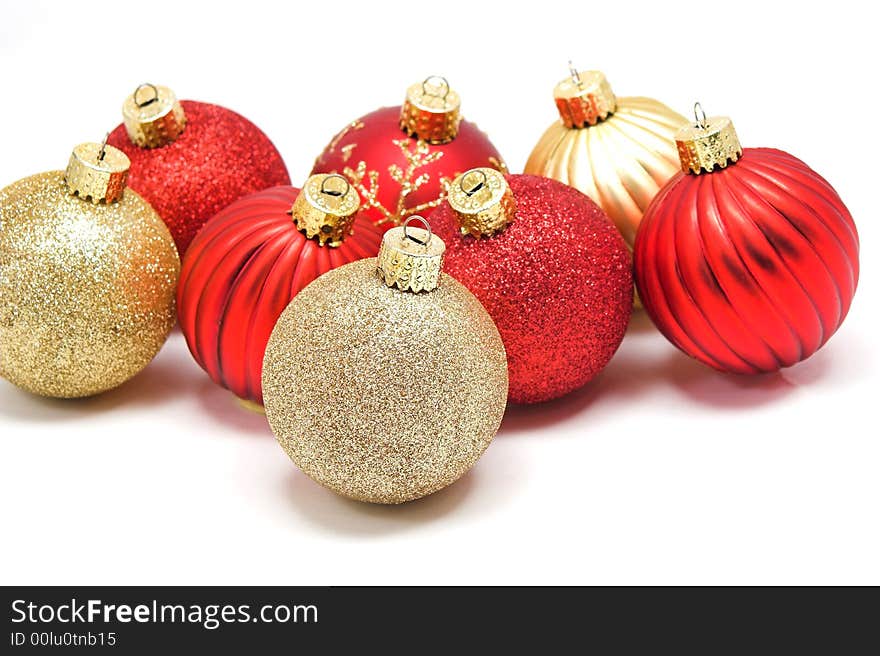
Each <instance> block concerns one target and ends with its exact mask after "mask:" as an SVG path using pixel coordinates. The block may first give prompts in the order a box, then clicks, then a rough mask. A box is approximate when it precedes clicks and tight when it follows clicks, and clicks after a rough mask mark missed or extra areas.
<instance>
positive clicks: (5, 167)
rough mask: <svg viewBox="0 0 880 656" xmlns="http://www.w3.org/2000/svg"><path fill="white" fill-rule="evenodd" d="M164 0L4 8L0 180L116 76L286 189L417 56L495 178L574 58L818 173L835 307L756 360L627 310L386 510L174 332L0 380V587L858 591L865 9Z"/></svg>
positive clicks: (872, 159) (866, 178)
mask: <svg viewBox="0 0 880 656" xmlns="http://www.w3.org/2000/svg"><path fill="white" fill-rule="evenodd" d="M193 4H195V3H183V2H174V3H171V2H164V1H163V2H155V1H154V2H150V3H149V5H148V7H147V6H144V5H143V4H138V3H129V2H125V3H122V2H106V3H95V2H57V3H52V4H49V3H44V2H16V3H12V2H4V3H3V5H2V9H0V90H2V91H0V96H2V101H3V104H2V106H0V125H2V126H3V127H2V129H3V132H4V134H3V140H2V143H3V153H2V155H0V185H5V184H8V183H10V182H12V181H14V180H16V179H18V178H21V177H24V176H26V175H29V174H31V173H36V172H39V171H43V170H48V169H58V168H63V166H64V164H65V163H66V161H67V157H68V154H69V152H70V148H71V147H72V146H73V145H74V144H76V143H78V142H79V141H83V140H88V139H92V140H94V139H99V138H100V137H101V136H103V134H104V133H105V132H106V131H107V130H109V129H110V128H112V127H113V126H114V125H116V124H117V123H118V122H119V107H120V105H121V102H122V100H123V98H124V96H125V95H126V94H127V93H129V92H130V91H131V90H132V89H133V88H134V87H135V86H136V85H137V84H138V83H140V82H142V81H144V80H151V81H156V82H159V83H163V84H167V85H169V86H172V87H173V88H174V89H175V90H176V91H177V92H178V94H179V95H180V96H181V97H183V98H192V99H198V100H205V101H210V102H216V103H219V104H223V105H226V106H229V107H231V108H233V109H236V110H237V111H239V112H241V113H243V114H244V115H246V116H248V117H250V118H251V119H252V120H254V121H255V122H256V123H257V124H258V125H260V126H261V127H262V128H263V129H264V130H265V131H266V132H267V133H268V134H269V135H270V137H271V138H272V139H273V140H274V141H275V143H276V144H277V145H278V147H279V148H280V150H281V151H282V153H283V155H284V156H285V158H286V160H287V163H288V165H289V168H290V172H291V175H292V177H293V179H294V180H295V181H301V180H302V179H303V178H304V177H305V176H306V174H307V173H308V171H309V168H310V166H311V163H312V160H313V158H314V157H315V155H316V154H317V153H318V152H319V150H320V149H321V148H322V147H323V146H324V144H325V143H326V142H327V141H328V140H329V139H330V137H331V136H332V135H333V134H334V133H335V132H336V131H337V130H338V129H340V128H341V127H342V126H343V125H344V124H345V123H346V122H348V121H350V120H352V119H353V118H355V117H357V116H360V115H362V114H364V113H366V112H367V111H370V110H372V109H373V108H375V107H378V106H380V105H390V104H399V102H400V101H401V100H402V96H403V92H404V90H405V88H406V86H407V85H408V84H410V83H411V82H412V81H413V80H417V79H421V78H422V77H424V76H425V75H428V74H431V73H442V74H444V75H446V76H447V77H448V78H449V79H450V80H452V81H453V83H454V84H455V86H456V87H457V89H458V90H459V91H460V93H461V95H462V97H463V112H464V114H465V116H466V117H468V118H471V119H472V120H475V121H477V122H478V123H479V124H480V126H481V127H482V128H484V129H486V130H487V131H488V132H489V133H490V135H491V136H492V138H493V140H494V141H495V143H496V145H497V146H498V147H499V149H500V150H501V151H502V153H503V154H504V155H505V157H506V158H507V160H508V163H509V164H510V166H511V168H512V170H513V171H518V170H521V168H522V165H523V164H524V162H525V158H526V156H527V155H528V153H529V151H530V149H531V147H532V145H533V144H534V142H535V141H536V140H537V139H538V137H539V135H540V134H541V132H542V131H543V130H544V128H545V127H546V125H548V124H549V123H550V122H551V121H552V120H554V116H555V109H554V106H553V101H552V97H551V91H552V87H553V85H554V84H555V83H556V82H557V80H558V79H561V78H562V77H563V76H564V75H565V73H566V61H567V59H569V58H574V60H575V61H576V63H577V64H578V65H579V66H580V67H581V68H600V69H602V70H604V71H605V72H606V73H607V74H608V76H609V78H610V80H611V83H612V84H613V85H614V88H615V90H616V91H617V92H618V93H619V94H621V95H653V96H655V97H658V98H660V99H662V100H664V101H665V102H667V103H668V104H670V105H671V106H673V107H675V108H677V109H679V110H680V111H682V112H687V111H688V108H689V107H690V106H691V104H692V103H693V101H694V100H696V99H699V100H701V101H702V103H703V106H704V107H706V109H707V111H709V112H710V113H724V114H729V115H730V116H732V117H733V118H734V120H735V121H736V126H737V130H738V132H739V134H740V137H741V138H742V140H743V142H744V143H745V144H746V145H752V146H758V145H768V146H770V145H772V146H777V147H781V148H784V149H787V150H789V151H791V152H793V153H794V154H796V155H798V156H799V157H801V158H803V159H804V160H805V161H806V162H808V163H809V164H810V165H811V166H813V167H814V168H815V169H817V170H818V171H819V172H821V173H822V174H823V175H825V176H826V177H827V178H828V179H829V180H830V181H831V183H832V184H834V185H835V186H836V188H837V189H838V191H839V192H840V194H841V196H842V197H843V198H844V200H845V201H846V202H847V204H848V206H849V208H850V210H851V211H852V213H853V215H854V216H855V219H856V222H857V224H858V227H859V231H860V234H861V239H862V267H863V269H862V277H861V282H860V285H859V290H858V293H857V295H856V299H855V303H854V305H853V308H852V312H851V314H850V316H849V318H848V319H847V321H846V323H845V324H844V326H843V328H842V329H841V330H840V331H839V332H838V334H837V335H836V336H835V337H834V338H833V339H832V340H831V342H830V344H829V345H828V346H827V347H826V348H825V349H823V350H822V351H820V352H819V353H818V354H817V355H816V356H814V357H813V358H812V359H811V360H809V361H808V362H806V363H803V364H801V365H799V366H797V367H794V368H792V369H790V370H787V371H785V372H783V373H781V374H779V375H775V376H768V377H763V378H755V379H746V378H731V377H725V376H722V375H719V374H716V373H714V372H712V371H710V370H709V369H706V368H704V367H702V366H700V365H698V364H696V363H695V362H692V361H689V360H688V359H687V358H686V357H685V356H683V355H681V354H680V353H678V352H677V351H676V350H675V349H673V347H672V346H670V345H669V344H667V343H666V342H665V341H664V340H663V338H662V337H660V336H659V335H658V334H657V333H655V332H654V331H653V329H652V328H651V327H650V326H649V325H648V324H647V322H646V321H645V320H644V317H642V318H641V319H639V320H637V321H636V325H635V326H634V327H633V328H632V329H631V330H630V333H629V335H628V336H627V338H626V340H625V341H624V344H623V346H622V348H621V350H620V352H619V353H618V355H617V356H616V357H615V358H614V360H613V361H612V363H611V365H610V366H609V367H608V368H607V370H606V371H605V372H604V373H603V374H602V375H601V377H600V378H598V379H597V380H596V381H595V382H594V383H593V384H591V385H589V386H588V387H587V388H585V389H584V390H582V391H580V392H579V393H576V394H573V395H571V396H570V397H568V398H565V399H563V400H561V401H558V402H555V403H550V404H547V405H544V406H538V407H532V408H515V409H512V410H511V411H510V412H509V414H508V416H507V418H506V420H505V423H504V426H503V428H502V431H501V433H500V435H499V436H498V438H497V439H496V441H495V442H494V443H493V444H492V446H491V447H490V448H489V450H488V452H487V453H486V455H485V456H484V457H483V459H482V460H481V461H480V462H479V464H478V465H477V467H476V468H475V469H474V470H473V471H472V472H471V473H470V474H469V475H468V476H466V477H465V478H464V479H462V480H461V481H460V482H459V483H458V484H456V485H454V486H453V487H451V488H449V489H447V490H446V491H444V492H441V493H438V494H436V495H434V496H433V497H431V498H428V499H425V500H422V501H419V502H415V503H412V504H409V505H406V506H403V507H392V508H386V507H371V506H367V505H362V504H358V503H354V502H349V501H345V500H342V499H339V498H336V497H334V496H333V495H332V494H331V493H329V492H326V491H325V490H323V489H322V488H320V487H318V486H317V485H316V484H313V483H312V482H311V481H310V480H308V479H307V478H306V477H305V476H304V475H302V474H300V473H299V472H298V470H296V468H295V467H294V466H293V464H292V463H291V462H290V461H289V460H288V458H287V456H286V455H285V454H284V453H283V451H282V450H281V448H280V447H279V446H278V445H277V444H276V443H275V441H274V439H273V438H272V435H271V433H270V432H269V430H268V428H267V426H266V424H265V422H264V419H263V418H262V417H260V416H258V415H255V414H251V413H248V412H245V411H242V410H241V409H239V407H238V406H237V405H236V404H235V402H234V401H233V399H232V397H231V396H230V395H229V394H228V393H227V392H225V391H224V390H221V389H219V388H217V387H215V386H214V385H213V384H212V383H211V382H210V380H209V379H208V378H207V376H206V375H205V374H204V373H203V372H202V371H201V370H200V369H199V368H198V367H197V366H196V365H195V363H194V362H193V361H192V359H191V358H190V356H189V354H188V352H187V350H186V346H185V345H184V343H183V339H182V337H181V335H180V334H179V333H175V334H174V335H173V336H172V338H171V340H170V342H169V343H168V344H167V345H166V347H165V349H164V350H163V351H162V352H161V354H160V355H159V357H158V358H157V359H156V360H155V361H154V362H153V363H152V364H151V365H150V366H149V367H148V368H147V370H146V371H145V372H144V373H143V374H141V375H140V376H138V377H137V378H136V379H134V380H133V381H131V382H130V383H128V384H127V385H125V386H123V387H122V388H120V389H118V390H116V391H113V392H110V393H108V394H105V395H103V396H101V397H98V398H94V399H91V400H86V401H81V402H59V401H49V400H43V399H38V398H34V397H31V396H28V395H26V394H24V393H22V392H19V391H18V390H16V389H15V388H13V387H11V386H10V385H9V384H7V383H5V382H0V449H2V451H0V504H2V511H0V523H2V527H3V528H2V531H3V539H2V540H0V582H2V583H7V584H8V583H42V584H48V583H72V584H77V583H93V584H99V583H100V584H114V583H260V584H282V583H283V584H328V583H329V584H341V583H350V584H355V583H868V582H870V583H874V584H878V583H880V564H878V563H880V559H878V557H877V555H878V553H880V527H878V514H880V513H878V500H880V476H878V465H880V441H878V431H877V428H876V403H877V382H878V376H877V345H876V344H877V339H878V338H877V331H878V319H880V318H878V314H877V304H876V300H875V299H876V296H877V294H878V289H877V276H878V273H877V258H876V249H877V233H878V212H877V194H878V185H877V172H876V159H877V152H878V143H877V128H876V127H875V126H874V121H873V114H874V112H875V111H876V109H877V107H878V103H877V100H878V99H877V85H876V80H875V76H874V75H873V66H874V65H873V64H870V62H874V63H875V64H876V62H877V61H880V53H878V51H877V45H876V44H877V40H876V35H875V34H874V27H876V26H875V24H874V21H873V19H872V18H870V17H869V15H868V13H867V12H868V11H869V9H867V8H866V7H867V6H868V5H866V4H865V3H846V2H838V3H834V4H833V5H827V4H826V3H822V4H818V5H817V6H814V7H808V6H807V5H806V4H805V3H792V4H791V6H790V8H777V7H776V5H775V4H771V3H742V2H741V3H732V2H730V3H699V2H697V3H694V2H687V3H680V4H679V5H677V6H676V5H675V4H674V3H633V2H630V3H599V2H594V3H584V2H576V3H568V4H567V5H563V4H561V3H553V2H541V3H532V4H529V5H525V6H522V7H521V8H519V9H517V10H516V12H514V13H513V14H508V12H507V11H506V10H505V9H503V8H502V5H501V4H500V3H493V2H450V1H448V0H447V1H446V2H443V3H427V4H424V3H415V2H412V1H410V2H408V3H405V4H404V3H394V4H395V5H396V6H392V3H376V2H367V3H363V4H362V5H360V6H357V7H350V6H348V3H345V2H340V1H339V0H337V1H335V2H331V3H317V4H315V3H312V4H309V3H286V4H284V5H282V4H281V3H278V5H277V6H274V5H270V4H266V3H261V2H254V1H253V0H252V1H250V2H237V3H229V4H226V3H218V2H212V3H207V2H206V3H199V6H192V5H193ZM404 7H407V8H406V9H405V8H404ZM416 7H418V8H416ZM407 16H409V17H410V18H409V19H407V18H406V17H407ZM419 25H427V27H425V28H420V27H419ZM455 31H457V32H458V34H455V33H454V32H455Z"/></svg>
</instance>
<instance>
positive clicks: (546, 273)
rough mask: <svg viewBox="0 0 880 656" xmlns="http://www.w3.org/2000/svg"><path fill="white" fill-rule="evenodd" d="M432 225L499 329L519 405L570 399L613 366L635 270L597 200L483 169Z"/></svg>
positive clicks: (457, 184)
mask: <svg viewBox="0 0 880 656" xmlns="http://www.w3.org/2000/svg"><path fill="white" fill-rule="evenodd" d="M431 221H432V223H433V225H434V229H435V230H436V231H437V234H438V235H440V236H441V237H442V238H443V239H444V240H445V241H446V244H447V248H448V250H447V254H446V267H447V271H448V272H449V274H450V275H451V276H453V277H454V278H456V279H457V280H459V281H461V282H462V283H463V284H464V285H465V286H466V287H467V288H468V289H470V290H471V291H472V292H473V293H474V295H475V296H476V297H477V298H478V299H480V301H481V302H482V303H483V305H484V306H485V307H486V309H487V310H488V312H489V314H490V315H491V316H492V318H493V319H494V320H495V324H496V325H497V326H498V330H499V332H500V333H501V337H502V339H503V340H504V347H505V349H506V350H507V360H508V372H509V374H510V400H511V401H512V402H514V403H538V402H541V401H547V400H549V399H554V398H556V397H559V396H562V395H563V394H567V393H568V392H570V391H572V390H574V389H576V388H578V387H581V386H582V385H584V384H585V383H587V382H588V381H589V380H590V379H592V378H593V377H594V376H595V375H596V374H597V373H599V371H600V370H601V369H602V368H603V367H604V366H605V365H606V364H608V361H609V360H610V359H611V356H612V355H614V352H615V351H616V350H617V347H618V346H619V345H620V342H621V340H622V339H623V335H624V332H625V331H626V326H627V323H628V321H629V316H630V312H631V311H632V295H633V287H632V273H631V271H632V266H631V261H630V254H629V252H628V251H627V248H626V245H625V244H624V242H623V239H621V237H620V235H619V234H618V233H617V231H616V230H615V229H614V226H613V225H612V224H611V222H610V221H609V220H608V217H607V216H605V213H604V212H602V210H601V209H599V207H597V206H596V204H595V203H593V202H592V201H591V200H590V199H589V198H587V197H586V196H585V195H584V194H582V193H581V192H579V191H577V190H576V189H573V188H571V187H568V186H566V185H564V184H562V183H560V182H557V181H555V180H551V179H549V178H541V177H537V176H532V175H511V176H508V177H507V179H506V180H505V178H504V176H502V175H501V174H500V173H498V172H497V171H495V170H493V169H489V168H479V169H474V170H472V171H468V172H466V173H465V174H464V175H462V176H460V177H459V178H457V179H456V180H455V181H454V182H453V183H452V185H451V186H450V188H449V197H448V199H447V203H446V204H444V205H443V206H442V207H440V208H439V209H437V210H436V211H435V212H434V213H433V214H432V215H431Z"/></svg>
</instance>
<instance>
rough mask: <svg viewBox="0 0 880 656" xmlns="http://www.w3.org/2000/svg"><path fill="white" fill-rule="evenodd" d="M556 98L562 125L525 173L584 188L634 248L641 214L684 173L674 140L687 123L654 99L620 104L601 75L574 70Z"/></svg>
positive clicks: (539, 149)
mask: <svg viewBox="0 0 880 656" xmlns="http://www.w3.org/2000/svg"><path fill="white" fill-rule="evenodd" d="M553 95H554V97H555V99H556V107H557V109H558V110H559V116H560V118H561V120H560V121H557V122H556V123H554V124H553V125H551V126H550V127H549V128H548V129H547V131H546V132H545V133H544V135H543V136H542V137H541V139H540V141H538V144H537V145H536V146H535V148H534V150H533V151H532V154H531V155H530V156H529V159H528V161H527V162H526V168H525V172H526V173H532V174H534V175H544V176H547V177H550V178H554V179H556V180H559V181H560V182H564V183H565V184H568V185H571V186H572V187H575V188H576V189H580V190H581V191H582V192H584V193H585V194H587V195H588V196H589V197H590V198H592V199H593V200H594V201H596V202H597V203H598V204H599V205H600V206H601V207H602V209H603V210H605V212H606V213H607V214H608V216H610V217H611V219H612V220H613V221H614V223H615V225H617V228H618V229H619V230H620V232H621V234H622V235H623V238H624V239H625V240H626V243H627V245H629V247H630V248H632V245H633V242H634V241H635V237H636V230H637V229H638V227H639V222H640V221H641V220H642V213H643V212H644V211H645V210H646V209H647V207H648V205H649V204H650V202H651V200H652V199H653V198H654V196H655V195H656V194H657V192H658V191H659V190H660V187H662V186H663V185H664V184H665V183H666V181H667V180H668V179H669V178H671V177H672V176H673V175H674V174H675V172H676V171H677V170H678V156H677V155H676V152H675V142H674V137H675V133H676V131H677V130H678V129H679V128H681V127H683V126H684V125H686V124H687V119H685V118H684V117H683V116H681V115H679V114H677V113H676V112H674V111H672V110H671V109H669V108H668V107H667V106H666V105H664V104H662V103H660V102H658V101H656V100H654V99H652V98H617V97H615V96H614V93H613V92H612V91H611V86H610V85H609V84H608V81H607V80H606V79H605V76H604V75H603V74H602V73H600V72H599V71H582V72H580V73H578V72H577V71H576V70H575V69H574V68H572V69H571V77H570V78H566V79H565V80H563V81H562V82H560V83H559V84H557V85H556V88H555V89H554V90H553Z"/></svg>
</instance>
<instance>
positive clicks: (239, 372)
mask: <svg viewBox="0 0 880 656" xmlns="http://www.w3.org/2000/svg"><path fill="white" fill-rule="evenodd" d="M307 184H308V183H307ZM299 194H300V190H299V189H295V188H294V187H286V186H285V187H273V188H271V189H266V190H264V191H261V192H258V193H255V194H251V195H250V196H246V197H245V198H242V199H240V200H238V201H236V202H234V203H233V204H232V205H230V206H229V207H227V208H226V209H224V210H223V211H221V212H220V213H219V214H218V215H217V216H215V217H214V218H213V219H211V220H210V221H209V222H208V223H207V224H206V225H205V227H204V229H203V230H202V231H201V232H200V233H199V234H198V235H197V236H196V238H195V239H194V240H193V242H192V244H191V246H190V248H189V250H188V251H187V254H186V256H185V257H184V259H183V266H182V269H181V274H180V283H179V285H178V292H177V311H178V318H179V320H180V327H181V330H182V331H183V334H184V336H185V337H186V342H187V345H188V346H189V350H190V352H191V353H192V354H193V357H194V358H195V359H196V361H197V362H198V363H199V365H201V367H202V368H203V369H204V370H205V371H207V372H208V374H209V375H210V376H211V378H212V379H213V380H214V382H216V383H218V384H219V385H222V386H223V387H226V388H227V389H229V390H231V391H232V392H233V393H235V394H236V395H237V396H239V397H240V398H242V399H247V400H250V401H254V402H256V403H262V401H263V394H262V386H261V382H260V376H261V373H262V367H263V354H264V352H265V350H266V343H267V342H268V341H269V335H270V333H271V332H272V328H273V327H274V326H275V322H276V321H277V319H278V317H279V316H280V314H281V312H282V311H283V310H284V308H286V307H287V304H288V303H289V302H290V300H291V299H292V298H293V297H294V296H296V294H297V293H298V292H299V291H300V290H301V289H302V288H303V287H305V286H306V285H308V284H309V283H310V282H311V281H312V280H314V279H315V278H317V277H318V276H320V275H321V274H322V273H326V272H327V271H329V270H330V269H333V268H336V267H338V266H341V265H343V264H347V263H349V262H354V261H355V260H359V259H361V258H364V257H375V255H376V253H377V252H378V250H379V243H380V242H381V240H382V231H381V230H380V229H379V228H377V227H375V226H374V225H372V223H370V222H369V221H366V220H362V219H359V218H357V219H355V222H354V226H353V232H352V233H351V234H349V235H347V236H345V238H344V239H343V240H342V243H341V244H340V245H339V246H338V247H333V246H330V245H329V244H328V245H320V244H319V242H318V241H317V240H316V239H313V238H309V237H306V236H305V235H304V234H303V232H301V231H300V230H299V229H298V227H297V225H296V224H295V223H294V219H293V218H292V217H291V208H292V207H293V204H294V201H296V199H297V197H298V196H299Z"/></svg>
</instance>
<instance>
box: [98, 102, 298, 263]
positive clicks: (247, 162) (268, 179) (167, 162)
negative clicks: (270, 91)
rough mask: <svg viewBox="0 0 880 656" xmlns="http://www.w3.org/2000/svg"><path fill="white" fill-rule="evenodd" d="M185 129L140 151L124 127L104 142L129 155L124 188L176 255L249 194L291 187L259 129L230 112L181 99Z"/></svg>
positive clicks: (284, 171) (285, 170)
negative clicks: (162, 228) (155, 220)
mask: <svg viewBox="0 0 880 656" xmlns="http://www.w3.org/2000/svg"><path fill="white" fill-rule="evenodd" d="M180 104H181V105H182V106H183V111H184V113H185V114H186V128H185V129H184V131H183V134H181V135H180V136H179V137H178V138H177V139H176V140H175V141H174V142H172V143H170V144H168V145H166V146H161V147H159V148H139V147H138V146H136V145H135V144H133V143H132V142H131V140H130V139H129V138H128V133H127V132H126V131H125V126H124V125H119V126H118V127H117V128H116V129H115V130H113V132H112V133H111V134H110V138H109V139H108V141H107V143H109V144H110V145H111V146H115V147H116V148H119V149H120V150H121V151H123V152H124V153H125V154H126V155H128V157H129V159H130V160H131V170H130V171H129V174H128V186H129V187H131V188H132V189H134V190H135V191H137V192H138V193H139V194H140V195H141V196H143V197H144V198H145V199H146V200H147V201H149V203H150V204H151V205H152V206H153V208H154V209H155V210H156V211H157V212H158V213H159V216H161V217H162V219H163V220H164V221H165V224H166V225H167V226H168V229H169V230H170V231H171V235H172V236H173V237H174V241H175V243H176V244H177V250H178V252H179V253H180V255H181V256H183V254H184V253H185V252H186V249H187V248H188V247H189V244H190V242H191V241H192V240H193V237H195V235H196V233H197V232H198V231H199V229H200V228H201V227H202V226H203V225H204V224H205V222H206V221H207V220H208V219H209V218H211V217H212V216H213V215H214V214H216V213H217V212H218V211H220V210H221V209H223V208H224V207H226V206H227V205H229V204H230V203H231V202H233V201H234V200H237V199H238V198H241V197H242V196H245V195H247V194H250V193H252V192H254V191H259V190H261V189H266V188H267V187H273V186H275V185H287V184H290V176H289V175H288V174H287V167H286V166H285V165H284V161H283V160H282V159H281V155H279V154H278V151H277V150H276V149H275V146H273V145H272V142H271V141H269V138H268V137H267V136H266V135H265V134H263V133H262V132H261V131H260V129H259V128H258V127H257V126H255V125H254V124H253V123H251V122H250V121H248V120H247V119H246V118H244V117H243V116H241V115H239V114H236V113H235V112H233V111H231V110H228V109H225V108H224V107H219V106H217V105H210V104H207V103H201V102H195V101H192V100H182V101H181V102H180Z"/></svg>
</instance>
